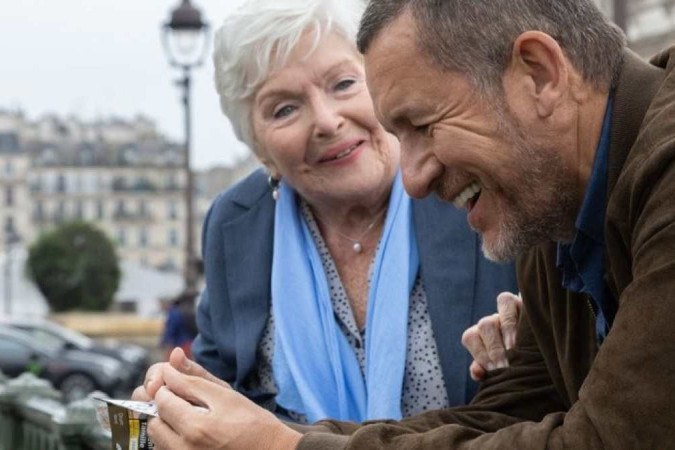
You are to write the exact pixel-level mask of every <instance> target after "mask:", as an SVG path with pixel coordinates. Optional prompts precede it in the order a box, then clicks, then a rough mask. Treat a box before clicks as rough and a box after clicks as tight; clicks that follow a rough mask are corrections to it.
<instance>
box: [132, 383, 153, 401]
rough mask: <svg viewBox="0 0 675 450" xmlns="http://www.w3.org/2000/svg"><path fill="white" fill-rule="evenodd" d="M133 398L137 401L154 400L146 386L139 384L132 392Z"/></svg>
mask: <svg viewBox="0 0 675 450" xmlns="http://www.w3.org/2000/svg"><path fill="white" fill-rule="evenodd" d="M131 399H132V400H135V401H137V402H149V401H151V400H152V397H150V396H149V395H148V393H147V392H146V391H145V387H143V386H138V387H137V388H136V389H134V392H132V393H131Z"/></svg>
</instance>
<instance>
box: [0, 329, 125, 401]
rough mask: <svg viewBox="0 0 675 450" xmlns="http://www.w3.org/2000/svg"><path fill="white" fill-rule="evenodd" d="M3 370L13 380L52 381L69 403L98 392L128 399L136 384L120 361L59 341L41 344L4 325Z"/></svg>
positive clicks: (0, 357) (1, 336)
mask: <svg viewBox="0 0 675 450" xmlns="http://www.w3.org/2000/svg"><path fill="white" fill-rule="evenodd" d="M0 371H2V372H3V373H4V374H5V375H7V376H9V377H16V376H18V375H20V374H22V373H23V372H32V373H34V374H35V375H37V376H39V377H41V378H45V379H47V380H49V381H50V382H51V383H52V384H53V385H54V387H56V388H57V389H59V390H60V391H61V392H62V393H63V397H64V400H66V401H68V402H70V401H73V400H77V399H80V398H83V397H84V396H86V395H87V394H88V393H89V392H91V391H94V390H100V391H103V392H105V393H107V394H108V395H110V396H111V397H120V396H126V395H128V394H129V392H130V391H131V389H132V388H133V387H134V385H135V383H136V380H135V379H133V378H132V377H131V374H130V372H129V371H128V370H127V368H126V366H125V364H124V363H122V362H121V361H120V360H118V359H116V358H112V357H110V356H106V355H102V354H99V353H95V352H87V351H83V350H78V349H71V348H67V347H66V346H64V345H63V342H62V341H58V340H51V341H49V340H42V341H40V340H38V339H35V337H33V336H31V335H30V334H28V333H26V332H24V331H21V330H18V329H15V328H11V327H8V326H4V325H0Z"/></svg>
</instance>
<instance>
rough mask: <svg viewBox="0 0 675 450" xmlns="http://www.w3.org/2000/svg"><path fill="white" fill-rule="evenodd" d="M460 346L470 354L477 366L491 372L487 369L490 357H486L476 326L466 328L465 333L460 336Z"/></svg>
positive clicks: (485, 350)
mask: <svg viewBox="0 0 675 450" xmlns="http://www.w3.org/2000/svg"><path fill="white" fill-rule="evenodd" d="M462 345H463V346H464V347H465V348H466V349H467V350H468V351H469V353H471V356H472V357H473V359H474V361H475V362H476V363H477V364H479V365H480V366H482V367H483V368H484V369H488V370H492V369H489V367H488V366H490V365H491V362H490V357H489V356H488V353H487V349H486V348H485V345H484V344H483V340H482V339H481V337H480V332H479V331H478V326H477V325H474V326H472V327H470V328H467V329H466V331H464V334H462Z"/></svg>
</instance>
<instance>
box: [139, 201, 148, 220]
mask: <svg viewBox="0 0 675 450" xmlns="http://www.w3.org/2000/svg"><path fill="white" fill-rule="evenodd" d="M138 214H139V215H140V216H141V217H145V216H147V215H148V205H147V204H146V202H145V200H141V201H139V202H138Z"/></svg>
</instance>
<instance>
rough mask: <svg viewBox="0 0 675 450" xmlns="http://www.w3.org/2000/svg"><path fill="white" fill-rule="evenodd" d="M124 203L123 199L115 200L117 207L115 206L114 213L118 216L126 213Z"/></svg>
mask: <svg viewBox="0 0 675 450" xmlns="http://www.w3.org/2000/svg"><path fill="white" fill-rule="evenodd" d="M126 213H127V211H126V205H125V204H124V200H117V207H116V208H115V215H116V216H118V217H124V216H125V215H126Z"/></svg>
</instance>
